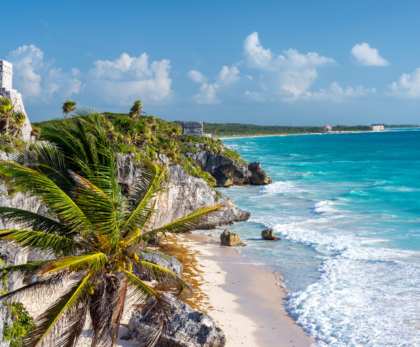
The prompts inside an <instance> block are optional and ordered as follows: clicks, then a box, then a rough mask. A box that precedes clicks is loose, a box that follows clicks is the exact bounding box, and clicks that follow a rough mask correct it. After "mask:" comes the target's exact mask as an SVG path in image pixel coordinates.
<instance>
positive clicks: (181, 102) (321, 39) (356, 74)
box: [0, 0, 420, 125]
mask: <svg viewBox="0 0 420 347" xmlns="http://www.w3.org/2000/svg"><path fill="white" fill-rule="evenodd" d="M3 9H6V10H7V12H8V13H10V15H6V16H2V23H1V24H2V25H1V26H2V31H3V34H2V38H1V41H2V44H1V46H0V59H5V60H8V61H10V62H12V63H13V64H14V73H15V75H14V87H15V88H16V89H17V90H18V91H20V92H21V93H22V95H23V97H24V102H25V107H26V110H27V113H28V115H29V117H30V119H31V121H39V120H46V119H51V118H54V117H61V112H60V107H61V105H62V103H63V101H65V100H66V99H68V98H70V99H73V100H75V101H77V103H78V104H79V105H86V106H91V107H94V108H96V109H98V110H100V111H114V112H127V111H128V109H129V107H130V106H131V104H132V103H133V101H134V100H136V99H141V100H142V101H143V105H144V106H143V109H144V110H145V111H146V112H147V113H148V114H154V115H155V116H157V117H161V118H164V119H167V120H176V119H178V120H200V121H207V122H219V123H226V122H240V123H251V124H265V125H267V124H273V125H289V124H291V125H324V124H330V125H336V124H349V125H351V124H370V123H376V122H384V123H390V124H401V123H415V124H417V123H420V120H419V117H418V115H419V108H420V69H419V68H420V45H419V44H418V41H419V38H418V37H419V35H418V34H419V32H420V30H419V29H420V21H419V20H418V16H419V14H420V2H418V1H404V0H402V1H387V0H381V1H372V0H364V1H293V2H292V1H258V2H256V1H247V0H243V1H211V2H210V1H209V2H204V1H180V2H174V1H147V2H146V1H120V2H115V1H106V0H103V1H92V0H91V1H86V0H85V1H79V0H76V1H71V2H64V1H42V0H41V1H40V0H38V1H36V2H34V1H14V2H8V3H7V4H5V5H3ZM417 69H419V70H417Z"/></svg>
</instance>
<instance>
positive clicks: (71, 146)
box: [0, 109, 229, 347]
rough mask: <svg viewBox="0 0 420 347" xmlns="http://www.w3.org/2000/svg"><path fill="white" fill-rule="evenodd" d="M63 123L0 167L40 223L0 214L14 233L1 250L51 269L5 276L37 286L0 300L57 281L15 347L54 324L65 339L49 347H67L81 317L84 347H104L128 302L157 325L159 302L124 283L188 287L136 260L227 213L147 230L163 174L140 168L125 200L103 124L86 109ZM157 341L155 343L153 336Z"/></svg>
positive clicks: (15, 269) (25, 268)
mask: <svg viewBox="0 0 420 347" xmlns="http://www.w3.org/2000/svg"><path fill="white" fill-rule="evenodd" d="M75 114H76V116H75V117H74V119H72V121H68V122H61V123H54V124H53V125H50V126H46V127H44V128H43V129H42V135H41V139H42V140H45V142H39V143H36V144H31V145H27V146H26V147H25V149H24V150H21V151H19V153H18V154H17V155H16V157H15V158H14V159H15V161H14V162H0V175H1V176H2V177H3V178H4V179H5V180H6V181H7V182H8V183H9V184H11V185H12V186H13V187H16V188H18V189H20V190H22V191H25V192H26V193H28V194H30V195H32V196H36V197H37V198H38V199H39V200H40V201H41V202H42V203H43V204H44V206H47V207H48V210H49V215H48V216H45V215H40V214H36V213H32V212H29V211H25V210H20V209H16V208H10V207H0V216H1V218H2V219H3V220H5V221H10V222H13V223H16V224H19V225H21V229H8V230H1V231H0V240H3V241H11V242H15V243H17V244H19V245H20V246H21V247H25V248H27V249H29V250H35V251H39V252H43V253H44V254H47V255H49V256H51V257H52V258H53V259H52V260H46V261H39V262H33V263H28V264H24V265H16V266H11V267H7V268H5V270H4V272H3V275H4V274H17V275H21V276H36V278H37V281H36V282H34V283H30V284H27V285H26V286H24V287H22V288H21V289H18V290H16V291H13V292H10V293H7V294H5V295H3V296H2V299H6V300H9V301H13V300H15V299H16V298H17V297H18V296H19V295H18V294H20V295H34V294H37V293H45V292H46V291H50V290H54V286H55V285H57V284H58V283H62V281H65V282H66V283H67V284H68V288H67V291H66V292H65V293H64V294H63V295H61V296H60V298H59V299H58V300H56V301H55V302H53V303H52V305H51V306H50V307H49V308H48V309H47V310H46V311H45V313H44V314H43V315H42V316H41V317H40V318H39V319H37V321H36V322H35V323H36V329H35V330H34V331H33V332H31V333H30V334H29V335H28V336H27V337H25V339H24V341H23V344H24V346H28V347H29V346H32V347H35V346H39V345H40V343H41V342H42V341H43V340H44V339H46V338H47V337H48V336H49V335H50V334H51V332H52V331H53V329H54V326H56V325H57V324H58V323H59V322H62V321H63V320H65V322H66V324H67V325H66V329H64V332H63V334H62V335H60V336H58V337H55V340H54V344H55V345H56V346H63V347H64V346H65V347H71V346H75V345H76V343H77V340H78V338H79V336H80V334H81V332H82V329H83V326H84V324H85V322H86V318H87V315H88V314H90V317H91V321H92V324H91V326H90V330H91V332H92V335H93V341H92V346H93V347H95V346H100V345H107V346H113V345H115V343H116V340H117V337H118V329H119V326H120V321H121V318H122V313H123V311H124V307H125V306H126V304H127V302H128V301H129V300H132V301H133V300H134V301H143V300H145V299H150V300H152V301H150V300H149V302H153V305H154V307H155V308H158V310H156V312H158V314H159V323H160V324H164V322H165V320H164V319H162V315H165V312H166V311H165V300H164V298H163V296H162V295H161V293H160V292H159V291H157V290H155V289H153V288H152V287H150V286H149V285H148V284H147V283H145V282H144V281H142V280H141V279H140V278H138V277H137V276H136V274H135V273H133V266H134V265H136V266H141V267H143V268H144V269H146V270H147V271H150V272H151V273H152V274H153V275H154V276H155V277H158V278H160V279H161V280H164V281H168V282H170V283H172V284H175V285H177V286H178V288H179V289H180V291H183V290H185V289H188V285H187V284H186V283H185V282H184V281H183V280H182V279H181V278H180V277H178V276H177V275H176V274H174V273H173V272H171V271H169V270H167V269H165V268H162V267H160V266H158V265H155V264H152V263H148V262H145V261H143V260H141V257H140V259H139V256H138V254H139V252H140V251H141V249H142V247H143V244H144V241H145V240H146V239H148V238H149V237H151V236H156V235H165V234H167V233H182V232H185V231H188V230H191V229H192V228H196V227H198V226H200V225H202V224H203V223H208V222H209V221H212V220H214V218H215V217H216V216H217V211H218V210H219V209H220V208H221V207H223V206H227V205H228V204H229V203H220V204H216V205H213V206H207V207H202V208H199V209H197V210H196V211H194V212H192V213H191V214H190V215H188V216H186V217H184V218H182V219H180V220H177V221H174V222H172V223H169V224H167V225H164V226H161V227H159V228H157V229H154V230H148V225H149V223H150V221H151V217H152V215H153V214H154V212H155V211H156V210H155V209H154V205H153V201H154V199H155V198H156V197H157V196H158V195H159V194H161V193H163V192H164V191H165V189H164V188H163V183H164V181H165V179H166V167H162V166H159V165H156V164H153V163H151V162H148V161H144V162H143V164H142V165H143V169H142V174H141V176H140V177H139V178H138V179H137V181H136V182H135V184H134V186H133V187H132V188H131V193H130V194H129V195H127V196H124V195H123V193H122V189H121V186H120V185H119V184H118V180H117V152H116V150H115V147H114V146H113V144H112V141H111V140H110V138H109V133H108V132H107V123H106V119H105V118H104V116H103V115H101V114H99V113H97V112H95V111H92V110H90V109H80V110H77V111H76V112H75ZM154 337H155V338H156V337H157V336H156V335H155V336H154Z"/></svg>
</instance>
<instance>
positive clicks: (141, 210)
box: [123, 161, 167, 235]
mask: <svg viewBox="0 0 420 347" xmlns="http://www.w3.org/2000/svg"><path fill="white" fill-rule="evenodd" d="M166 170H167V167H166V166H165V167H163V168H162V167H160V166H158V165H155V164H153V163H150V162H147V161H144V162H143V170H142V174H141V176H140V177H139V179H138V180H137V182H136V184H135V185H134V187H133V189H132V194H131V195H130V207H131V208H130V210H129V212H130V215H129V216H128V218H127V221H126V222H125V224H124V226H123V230H127V232H126V235H128V234H129V231H131V228H132V227H133V226H137V227H140V228H141V227H143V226H144V225H145V224H146V223H147V222H148V221H149V219H150V217H151V215H152V213H153V212H155V210H154V209H152V208H150V207H149V204H150V200H151V199H153V198H154V197H156V196H157V195H159V194H160V193H162V192H163V191H164V190H165V188H163V187H162V181H163V179H164V177H165V173H166Z"/></svg>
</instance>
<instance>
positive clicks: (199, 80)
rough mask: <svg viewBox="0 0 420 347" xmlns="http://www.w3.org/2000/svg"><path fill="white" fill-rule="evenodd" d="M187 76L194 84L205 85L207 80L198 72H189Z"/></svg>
mask: <svg viewBox="0 0 420 347" xmlns="http://www.w3.org/2000/svg"><path fill="white" fill-rule="evenodd" d="M187 76H188V77H189V78H191V79H192V80H193V81H194V82H196V83H206V82H207V78H206V77H204V75H203V74H202V73H201V72H200V71H196V70H191V71H190V72H188V74H187Z"/></svg>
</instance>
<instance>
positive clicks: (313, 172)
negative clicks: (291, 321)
mask: <svg viewBox="0 0 420 347" xmlns="http://www.w3.org/2000/svg"><path fill="white" fill-rule="evenodd" d="M223 141H224V143H225V144H226V145H228V146H229V147H230V148H232V149H235V150H237V151H238V152H239V153H240V154H241V155H242V156H243V157H244V158H245V159H246V160H247V161H248V162H253V161H259V162H261V163H262V165H263V168H264V169H265V170H266V172H267V173H268V175H269V176H270V177H271V178H272V179H273V180H274V181H275V183H273V184H270V185H267V186H262V187H261V186H253V187H232V188H227V189H226V188H225V189H221V190H222V191H223V193H225V194H226V195H228V196H229V197H231V198H237V200H236V203H237V204H238V205H239V206H240V207H241V208H243V209H244V210H247V211H249V212H251V213H252V217H251V219H250V220H249V221H247V222H244V223H238V224H236V225H235V226H233V227H230V228H229V229H230V230H231V231H233V232H237V233H239V234H240V236H241V238H242V239H244V241H245V242H246V243H247V245H248V246H247V247H244V248H242V249H241V254H242V256H243V257H241V261H242V262H251V263H255V264H266V265H267V264H268V265H273V266H275V268H276V270H277V271H279V272H280V273H281V275H282V277H283V279H284V282H285V287H286V289H287V290H288V292H289V293H290V295H289V297H288V298H287V303H286V309H287V311H288V312H289V314H290V315H291V316H292V317H294V318H295V319H296V321H297V323H298V324H299V325H301V326H302V327H303V329H304V330H305V331H306V332H307V333H308V334H309V335H311V336H312V337H314V338H315V339H317V340H318V346H343V347H344V346H346V347H349V346H378V347H379V346H407V347H408V346H410V347H412V346H420V131H419V129H411V130H410V129H402V130H394V131H385V132H382V133H355V134H328V135H304V136H282V137H260V138H236V139H227V140H223ZM265 228H273V229H274V231H275V234H276V236H278V237H281V238H282V241H279V242H267V241H263V240H261V236H260V235H261V231H262V230H263V229H265Z"/></svg>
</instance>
